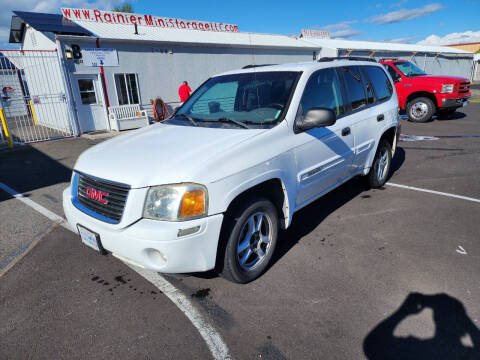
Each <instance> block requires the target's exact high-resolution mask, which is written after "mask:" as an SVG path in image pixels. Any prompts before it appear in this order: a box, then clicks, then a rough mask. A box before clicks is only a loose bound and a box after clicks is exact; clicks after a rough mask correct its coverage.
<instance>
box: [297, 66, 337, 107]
mask: <svg viewBox="0 0 480 360" xmlns="http://www.w3.org/2000/svg"><path fill="white" fill-rule="evenodd" d="M315 107H322V108H328V109H331V110H333V111H334V112H335V114H336V115H337V116H339V115H341V114H343V113H344V112H345V105H344V101H343V98H342V92H341V90H340V81H339V78H338V74H337V72H336V71H335V70H334V69H323V70H319V71H316V72H315V73H313V74H312V76H310V79H308V82H307V85H306V86H305V90H304V92H303V95H302V100H301V101H300V109H299V112H301V114H302V115H303V116H304V115H305V114H306V113H307V111H308V110H310V109H312V108H315Z"/></svg>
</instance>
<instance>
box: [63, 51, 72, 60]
mask: <svg viewBox="0 0 480 360" xmlns="http://www.w3.org/2000/svg"><path fill="white" fill-rule="evenodd" d="M65 59H67V60H71V59H73V53H72V50H65Z"/></svg>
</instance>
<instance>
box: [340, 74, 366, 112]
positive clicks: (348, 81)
mask: <svg viewBox="0 0 480 360" xmlns="http://www.w3.org/2000/svg"><path fill="white" fill-rule="evenodd" d="M342 72H343V77H344V79H345V86H346V88H347V92H348V95H349V98H350V99H349V100H350V104H351V106H352V110H357V109H360V108H361V107H362V106H366V104H367V99H366V98H365V89H364V87H363V83H362V77H361V75H360V71H359V69H358V67H357V66H345V67H342Z"/></svg>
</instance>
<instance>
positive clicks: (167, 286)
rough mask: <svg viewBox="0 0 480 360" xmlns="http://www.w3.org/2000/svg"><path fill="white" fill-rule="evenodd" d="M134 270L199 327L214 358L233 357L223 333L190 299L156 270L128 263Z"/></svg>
mask: <svg viewBox="0 0 480 360" xmlns="http://www.w3.org/2000/svg"><path fill="white" fill-rule="evenodd" d="M126 265H128V266H130V267H131V268H132V269H133V270H135V271H136V272H137V273H139V274H140V275H141V276H143V277H144V278H145V279H147V280H148V281H150V282H151V283H152V284H153V285H155V286H156V287H157V288H158V289H160V290H161V291H162V292H163V293H164V294H165V295H166V296H167V297H168V298H169V299H170V300H171V301H172V302H173V303H174V304H175V305H176V306H177V307H178V308H179V309H180V310H182V311H183V313H184V314H185V315H186V316H187V317H188V319H189V320H190V322H191V323H192V324H193V325H194V326H195V327H196V328H197V330H198V332H199V333H200V335H201V336H202V337H203V340H205V342H206V344H207V346H208V348H209V349H210V352H211V353H212V356H213V358H214V359H231V356H230V354H229V350H228V347H227V345H226V344H225V342H224V341H223V339H222V337H221V335H220V334H219V333H218V332H217V331H216V330H215V328H214V327H213V326H211V325H210V324H209V323H208V322H206V321H205V319H204V317H203V316H202V314H201V313H200V312H199V311H198V310H197V309H196V308H195V306H193V304H192V303H191V302H190V300H189V299H188V298H187V297H186V296H185V295H184V294H183V293H182V292H181V291H180V290H178V289H177V288H176V287H175V286H173V285H172V284H171V283H170V282H169V281H167V280H166V279H165V278H164V277H163V276H161V275H160V274H158V273H156V272H154V271H149V270H145V269H142V268H139V267H137V266H134V265H130V264H126Z"/></svg>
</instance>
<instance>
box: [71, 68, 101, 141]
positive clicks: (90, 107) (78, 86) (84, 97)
mask: <svg viewBox="0 0 480 360" xmlns="http://www.w3.org/2000/svg"><path fill="white" fill-rule="evenodd" d="M73 78H74V79H73V80H74V84H73V88H74V93H75V103H76V105H77V112H78V122H79V124H80V130H81V132H82V133H86V132H92V131H100V130H106V129H107V119H106V118H105V110H104V107H103V106H104V105H103V95H102V91H101V88H100V86H99V82H98V76H97V75H75V76H74V77H73Z"/></svg>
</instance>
